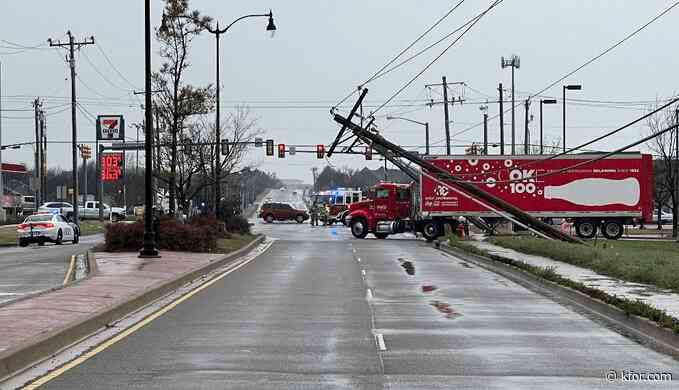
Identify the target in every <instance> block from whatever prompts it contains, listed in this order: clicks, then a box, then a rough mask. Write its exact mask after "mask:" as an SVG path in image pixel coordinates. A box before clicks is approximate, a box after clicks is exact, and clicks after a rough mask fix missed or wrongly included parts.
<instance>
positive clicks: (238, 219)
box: [226, 215, 250, 234]
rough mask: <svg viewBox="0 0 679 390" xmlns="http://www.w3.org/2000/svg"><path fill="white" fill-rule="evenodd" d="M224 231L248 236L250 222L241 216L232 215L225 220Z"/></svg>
mask: <svg viewBox="0 0 679 390" xmlns="http://www.w3.org/2000/svg"><path fill="white" fill-rule="evenodd" d="M226 231H227V232H230V233H240V234H250V222H248V220H247V219H246V218H244V217H243V216H241V215H233V216H231V217H229V218H227V219H226Z"/></svg>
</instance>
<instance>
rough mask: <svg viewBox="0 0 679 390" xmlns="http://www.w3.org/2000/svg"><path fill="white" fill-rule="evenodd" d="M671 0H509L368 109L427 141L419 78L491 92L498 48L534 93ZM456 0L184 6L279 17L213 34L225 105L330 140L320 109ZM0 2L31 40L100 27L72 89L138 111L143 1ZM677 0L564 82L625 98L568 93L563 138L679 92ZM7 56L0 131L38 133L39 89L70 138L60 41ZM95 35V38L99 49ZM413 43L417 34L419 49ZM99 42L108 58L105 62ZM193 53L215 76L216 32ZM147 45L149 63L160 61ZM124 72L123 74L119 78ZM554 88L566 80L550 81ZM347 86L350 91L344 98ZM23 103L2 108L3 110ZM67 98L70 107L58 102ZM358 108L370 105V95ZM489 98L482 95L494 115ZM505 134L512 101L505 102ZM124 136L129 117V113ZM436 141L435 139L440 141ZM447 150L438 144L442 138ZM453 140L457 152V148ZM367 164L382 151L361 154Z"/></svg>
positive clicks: (463, 119)
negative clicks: (271, 23) (516, 63)
mask: <svg viewBox="0 0 679 390" xmlns="http://www.w3.org/2000/svg"><path fill="white" fill-rule="evenodd" d="M673 2H674V1H669V0H646V1H633V0H550V1H544V0H505V1H504V2H503V3H502V4H501V5H500V6H499V7H497V8H496V9H495V10H493V11H492V12H491V13H490V14H488V15H487V16H486V17H485V18H483V19H482V20H481V21H480V22H479V23H478V24H477V25H476V26H475V27H473V28H472V30H471V31H470V32H469V33H468V34H467V35H466V36H465V37H464V38H462V40H461V41H460V42H459V43H458V44H457V45H455V46H454V47H453V48H452V49H451V50H449V51H448V52H447V53H446V54H445V55H444V56H443V57H442V58H441V59H440V60H439V61H438V62H436V63H435V64H434V65H433V66H432V67H431V68H430V69H429V70H428V71H427V72H425V73H424V74H423V75H422V76H421V77H420V78H419V79H418V80H417V81H415V82H414V83H413V84H412V85H411V86H410V87H409V88H407V89H406V90H404V91H403V93H402V94H400V95H399V96H398V98H397V99H396V100H395V101H394V102H392V104H391V105H389V106H387V107H385V108H383V109H382V110H380V112H378V114H377V123H378V126H379V127H380V129H381V130H382V131H383V134H384V135H385V136H386V137H387V138H390V139H392V140H393V141H396V142H399V143H401V144H404V145H416V144H420V145H421V144H423V143H424V135H423V131H422V128H421V127H420V126H417V125H413V124H409V123H406V122H394V121H389V122H387V121H386V120H385V118H384V116H385V115H387V114H392V115H397V114H402V115H403V116H407V117H409V118H412V119H416V120H419V121H428V122H430V123H431V133H432V135H431V138H432V142H434V141H438V140H441V139H442V138H443V137H444V130H443V110H442V106H440V105H438V106H434V107H432V108H429V107H427V106H425V105H424V103H425V102H426V101H427V99H429V98H433V99H435V100H440V99H441V97H440V95H438V94H439V93H440V92H441V90H440V88H435V89H433V90H432V91H431V92H429V91H428V90H427V89H426V88H425V86H424V85H425V84H427V83H440V81H441V76H442V75H446V76H447V78H448V81H464V82H466V83H467V85H468V88H465V89H464V90H461V89H460V88H451V92H453V93H455V94H462V93H464V95H465V98H466V99H467V101H468V103H474V102H481V101H483V100H485V99H489V100H491V101H494V100H496V99H497V84H498V82H503V83H504V85H505V86H506V87H508V86H510V72H509V69H504V70H503V69H500V57H501V56H509V55H511V54H512V53H516V54H518V55H519V56H520V57H521V68H520V69H519V70H517V72H516V80H517V83H516V84H517V85H516V89H517V96H519V97H521V98H523V97H525V96H526V95H527V94H528V93H535V92H537V91H539V90H541V89H542V88H544V87H545V86H547V85H549V84H550V83H551V82H552V81H554V80H556V79H558V78H560V77H561V76H562V75H564V74H566V73H568V72H569V71H570V70H572V69H574V68H576V67H577V66H578V65H580V64H581V63H583V62H584V61H585V60H587V59H588V58H590V57H592V56H594V55H596V54H598V53H599V52H601V51H602V50H604V49H605V48H607V47H608V46H610V45H612V44H613V43H614V42H616V41H618V40H620V39H621V38H623V37H624V36H625V35H626V34H628V33H629V32H631V31H633V30H634V29H636V28H637V27H638V26H641V25H642V24H644V23H646V22H647V21H648V20H650V19H651V18H652V17H653V16H655V15H656V14H658V13H659V12H660V11H661V10H663V9H665V8H667V7H668V6H669V5H670V4H672V3H673ZM455 3H457V1H454V2H446V1H427V2H423V1H404V0H402V1H394V0H380V1H377V0H371V1H365V0H363V1H358V0H343V1H329V0H325V1H304V2H303V1H271V0H269V1H261V0H250V1H239V2H236V1H229V2H225V1H214V0H212V1H208V0H191V2H190V4H191V7H192V8H195V9H198V10H200V11H201V12H202V13H204V14H206V15H210V16H212V17H213V18H215V19H217V20H219V21H220V22H221V23H222V24H226V23H229V22H230V21H231V20H233V19H235V18H237V17H239V16H241V15H244V14H248V13H262V12H267V11H268V10H269V8H271V9H273V12H274V16H275V19H276V25H277V27H278V31H277V32H276V35H275V37H274V38H271V37H270V36H269V34H268V33H267V32H266V31H265V26H266V20H265V19H261V20H258V19H252V20H246V21H244V22H241V23H239V24H238V25H236V26H234V27H233V28H232V29H231V30H230V31H229V32H228V33H227V34H226V35H225V36H223V38H222V56H221V60H222V62H221V65H222V88H223V89H222V105H223V106H224V107H225V108H226V109H230V108H232V107H233V106H234V105H236V104H247V105H249V106H250V107H251V108H252V111H253V113H254V114H255V115H257V117H258V118H259V125H260V127H261V128H262V129H263V130H264V131H265V132H266V138H273V139H274V140H275V141H276V143H279V142H284V143H286V144H316V143H330V142H331V140H332V139H333V138H334V136H335V134H336V132H337V130H338V127H337V126H336V125H335V123H334V122H333V121H332V120H331V118H330V115H329V113H328V109H329V107H330V106H332V105H334V104H335V103H336V102H337V101H338V100H339V99H341V98H342V97H343V96H344V95H346V94H347V92H349V91H351V90H352V89H353V88H355V87H356V86H357V85H358V84H360V83H361V82H362V81H364V80H365V79H366V78H367V77H369V76H370V75H371V74H372V73H374V72H375V71H376V70H377V69H378V68H379V67H381V66H382V65H383V64H384V63H385V62H386V61H387V60H388V59H390V58H391V57H392V56H394V55H395V54H396V53H398V52H399V51H400V50H401V49H402V48H404V47H405V46H406V45H407V44H408V43H410V42H411V41H412V40H413V39H414V38H415V37H417V36H418V35H419V34H420V33H422V32H423V31H424V30H426V29H427V28H428V27H429V26H430V25H431V24H432V23H433V22H434V21H435V20H437V19H438V18H440V17H441V16H442V15H444V14H445V13H446V12H447V11H448V10H449V9H450V8H451V7H452V6H453V5H454V4H455ZM162 4H163V3H162V2H161V1H159V0H154V1H153V2H152V11H153V19H154V24H155V25H158V23H159V21H160V17H161V12H162ZM489 4H490V1H480V0H467V1H465V2H464V4H463V5H462V6H460V8H459V9H458V10H457V11H455V12H454V13H453V14H452V15H451V16H450V17H448V18H447V19H446V20H445V21H444V22H443V23H441V25H440V26H439V28H437V29H435V30H434V31H432V32H431V33H430V34H429V35H428V36H427V38H426V39H424V40H423V41H422V42H421V44H419V45H418V46H417V48H422V47H424V46H426V45H427V44H429V43H431V42H434V41H435V40H437V39H439V38H440V37H442V36H443V35H445V34H447V33H448V32H450V31H452V30H453V29H455V28H457V27H458V26H460V25H461V24H462V23H464V22H465V21H466V20H467V19H468V18H470V17H471V16H473V15H475V14H476V13H478V12H480V11H481V10H482V9H484V8H485V7H487V6H488V5H489ZM1 8H2V12H0V39H3V40H6V41H9V42H13V43H18V44H21V45H26V46H35V45H40V44H44V43H45V41H46V39H47V38H49V37H51V38H53V39H59V38H61V39H62V41H63V40H64V38H65V33H66V31H67V30H69V29H70V30H71V31H72V32H73V33H74V34H75V35H76V36H77V37H78V38H85V37H89V36H90V35H94V37H95V40H96V42H97V44H96V45H94V46H92V45H91V46H87V47H84V48H83V49H82V50H81V53H80V54H78V55H77V66H78V74H79V76H80V78H81V80H82V82H79V83H78V96H79V98H80V103H81V104H82V105H83V106H84V107H85V109H86V110H87V111H89V112H90V113H92V114H93V115H95V116H96V115H97V114H112V113H122V114H124V115H125V117H126V121H127V123H128V124H130V123H132V122H138V121H140V120H141V119H142V115H143V114H142V112H141V110H140V107H139V105H140V103H141V101H142V100H143V97H134V96H133V95H131V90H132V88H133V87H135V88H137V89H139V90H141V89H142V87H143V76H144V67H143V65H144V57H143V54H144V47H143V24H144V23H143V21H144V15H143V1H133V0H118V1H85V0H70V1H68V2H55V1H46V0H44V1H31V0H24V1H5V2H4V4H3V5H2V6H1ZM678 15H679V7H677V8H676V9H674V10H672V11H671V12H670V13H669V14H667V15H666V16H665V17H663V18H661V19H659V20H658V21H656V22H655V23H653V24H652V25H651V26H649V27H648V28H647V29H646V30H644V31H643V32H641V33H640V34H639V35H637V36H636V37H634V38H632V39H631V40H629V41H628V42H626V43H625V44H623V45H622V46H620V47H618V48H617V49H615V50H614V51H613V52H611V53H610V54H608V55H606V56H605V57H603V58H601V59H600V60H598V61H597V62H595V63H593V64H591V65H589V66H587V67H586V68H584V69H583V70H581V71H580V72H578V73H576V74H575V75H574V76H572V77H569V78H568V79H567V80H565V81H564V83H580V84H582V85H583V90H582V91H572V92H571V93H570V94H569V97H572V98H581V99H590V100H600V101H614V102H617V101H620V102H640V103H638V104H636V105H631V104H623V103H617V104H605V105H598V104H589V103H588V104H584V105H583V104H575V103H572V104H570V106H569V108H568V114H567V118H568V127H569V129H568V143H569V144H570V145H573V144H574V143H575V142H582V141H584V140H586V139H589V138H592V137H594V136H596V135H599V134H601V133H603V132H605V131H608V130H610V129H612V128H614V127H616V126H619V125H621V124H623V123H625V122H626V121H628V120H630V119H633V118H634V117H636V116H639V115H640V114H642V113H643V111H644V104H643V102H646V101H648V102H651V101H653V100H655V99H656V98H667V97H669V96H672V95H673V94H675V93H676V92H677V87H676V86H675V85H674V81H675V80H676V79H677V76H676V72H677V64H679V52H677V51H676V50H674V49H675V48H676V47H677V44H678V43H679V42H678V41H679V39H678V38H677V37H678V36H679V32H678V31H679V30H678V27H677V26H678V25H677V23H676V21H677V20H678V19H677V16H678ZM449 42H450V40H448V41H446V42H444V43H443V44H441V45H439V46H438V47H436V48H435V49H432V50H430V51H429V52H427V54H425V55H422V56H421V57H419V58H418V59H417V60H415V61H413V62H412V63H410V64H409V65H407V66H404V67H402V68H400V69H399V70H397V71H394V72H392V73H390V74H389V75H388V76H386V77H384V78H382V79H379V80H377V81H375V82H373V83H371V84H369V85H368V87H369V88H370V92H369V94H368V96H367V100H366V107H370V106H372V107H373V108H374V107H375V106H377V105H380V104H381V103H382V102H384V100H385V99H386V98H387V97H388V96H391V94H392V93H394V92H395V91H396V90H397V89H398V88H400V87H401V86H402V85H403V84H404V83H405V82H406V81H407V80H409V79H410V78H411V77H412V76H413V75H414V74H416V73H417V72H419V71H420V70H421V69H422V68H423V67H424V66H425V65H426V64H427V63H429V61H430V60H431V59H433V58H434V57H435V56H436V55H438V54H439V53H440V52H441V50H443V48H444V47H445V46H447V44H448V43H449ZM0 46H2V47H0V61H2V107H3V110H5V111H3V113H2V116H3V123H2V124H3V136H2V142H3V144H8V143H13V142H23V141H31V140H33V134H34V133H33V119H32V112H31V111H30V109H31V102H32V101H33V99H34V98H35V97H36V96H41V97H43V98H44V100H45V105H46V107H47V113H48V135H49V139H50V140H51V141H69V142H70V134H71V128H70V109H68V106H67V105H64V104H66V103H68V102H69V99H70V87H69V81H68V78H67V77H68V68H67V65H66V64H65V63H64V61H63V58H64V50H63V49H59V50H58V49H54V48H52V49H48V48H44V47H43V48H40V49H37V50H26V51H17V50H14V49H11V48H7V47H8V46H10V45H9V44H7V43H6V42H0ZM100 50H101V51H100ZM415 50H416V49H415ZM102 51H103V53H105V54H106V55H107V56H108V57H109V58H110V60H111V61H112V63H113V65H114V66H115V68H116V69H117V71H116V70H115V69H114V68H113V67H112V66H111V65H110V64H109V63H108V61H107V60H106V58H105V56H104V54H103V53H102ZM191 62H192V67H191V68H190V70H189V72H188V80H189V81H190V82H192V83H195V84H208V83H212V82H213V80H214V37H213V36H211V35H204V36H201V37H198V38H197V39H196V41H195V45H194V47H193V48H192V51H191ZM158 63H159V62H158V60H157V58H155V59H154V66H157V65H158ZM118 72H120V73H121V74H122V76H123V77H121V76H120V75H119V74H118ZM545 94H547V95H552V96H555V97H559V98H560V95H561V83H560V84H558V85H557V86H555V87H553V88H551V89H549V90H548V91H546V92H545ZM353 101H354V98H353V97H352V99H349V100H348V101H347V103H345V104H346V105H351V104H353ZM23 109H26V110H29V111H10V110H23ZM64 109H66V110H64ZM366 110H367V108H366ZM544 111H545V119H544V125H545V138H546V139H547V140H550V141H551V140H555V139H558V138H560V134H561V130H560V129H561V106H545V107H544ZM497 113H498V105H497V104H494V103H493V104H489V115H491V116H493V115H495V114H497ZM531 113H532V114H534V116H535V121H534V122H533V123H531V132H532V134H533V135H532V137H533V139H535V140H537V134H538V133H537V132H538V126H537V124H538V104H537V102H535V101H534V103H533V104H532V106H531ZM451 115H452V118H453V121H454V123H453V124H452V129H451V132H452V133H453V134H456V133H458V132H460V131H461V130H463V129H465V128H468V127H469V126H471V125H473V124H475V123H477V122H479V121H480V119H481V118H482V114H481V112H480V110H479V105H478V104H464V105H462V106H460V105H455V106H454V107H453V108H452V109H451ZM523 118H524V115H523V110H522V109H517V133H518V134H517V140H518V141H519V142H522V140H523ZM505 123H506V126H505V131H506V137H507V139H509V129H510V126H509V123H510V116H509V115H506V116H505ZM78 127H79V137H80V138H81V139H82V140H83V141H92V140H93V139H94V123H93V121H92V120H91V119H90V118H88V117H86V116H84V115H82V114H81V113H78ZM489 129H490V131H489V132H490V138H491V140H497V139H498V121H497V120H494V121H491V122H490V124H489ZM645 131H646V130H645V129H644V128H643V127H642V126H636V127H633V128H630V129H629V130H627V131H625V132H624V133H623V135H620V136H618V137H616V138H615V139H614V140H608V141H607V142H606V143H604V144H602V145H598V146H599V148H600V149H608V148H612V147H614V146H619V145H623V144H625V143H628V142H629V141H631V140H633V139H635V138H637V137H639V135H640V134H641V133H643V132H645ZM128 136H131V137H133V138H134V136H135V133H134V128H133V127H132V126H129V125H128ZM453 138H454V141H453V144H456V145H457V144H469V143H471V142H472V141H480V140H481V127H477V128H475V129H473V130H470V131H468V132H466V133H464V134H459V135H455V136H454V137H453ZM439 145H443V143H439ZM69 150H70V149H69V145H67V144H50V146H49V152H48V164H49V166H50V167H55V166H61V167H64V168H68V167H69V166H70V152H69ZM438 150H441V151H442V150H443V149H438ZM454 152H457V153H462V152H463V149H462V148H455V149H454ZM3 158H4V159H5V161H15V162H25V163H27V164H28V165H29V166H32V149H31V148H30V147H24V148H22V149H21V150H9V151H5V152H4V153H3ZM251 161H252V162H255V163H257V164H258V165H259V167H260V168H261V169H265V170H270V171H274V172H276V173H277V174H278V176H279V177H282V178H304V179H305V180H307V181H310V178H311V171H310V169H311V167H314V166H317V167H323V166H325V165H326V162H325V161H324V160H317V159H316V158H315V155H310V154H304V155H297V156H292V157H289V158H286V159H285V160H283V161H281V160H278V159H273V158H266V157H265V156H264V150H263V149H257V150H253V151H252V154H251ZM330 162H331V163H332V164H333V165H335V166H338V167H342V166H350V167H353V168H358V167H362V166H364V165H365V163H366V162H365V161H364V160H363V158H362V157H353V158H349V157H341V156H337V157H333V158H332V159H331V161H330ZM369 164H370V165H369V166H371V167H377V166H379V164H380V163H379V162H377V161H373V162H370V163H369Z"/></svg>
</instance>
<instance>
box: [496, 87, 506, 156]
mask: <svg viewBox="0 0 679 390" xmlns="http://www.w3.org/2000/svg"><path fill="white" fill-rule="evenodd" d="M497 91H498V93H499V94H500V154H505V109H504V107H503V105H502V102H503V100H504V95H503V93H502V83H500V85H499V86H498V87H497Z"/></svg>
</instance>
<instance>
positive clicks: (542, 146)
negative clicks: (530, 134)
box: [540, 99, 556, 154]
mask: <svg viewBox="0 0 679 390" xmlns="http://www.w3.org/2000/svg"><path fill="white" fill-rule="evenodd" d="M543 104H556V99H540V154H543V153H544V144H543V141H542V105H543Z"/></svg>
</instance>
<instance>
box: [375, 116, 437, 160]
mask: <svg viewBox="0 0 679 390" xmlns="http://www.w3.org/2000/svg"><path fill="white" fill-rule="evenodd" d="M394 119H400V120H402V121H407V122H412V123H416V124H418V125H422V126H424V147H425V152H424V153H425V154H426V155H427V156H428V155H429V122H420V121H416V120H413V119H408V118H403V117H400V116H387V120H394ZM385 166H386V163H385Z"/></svg>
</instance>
